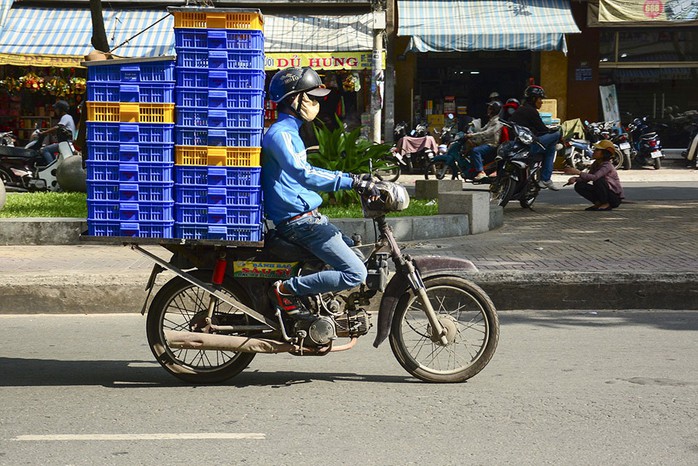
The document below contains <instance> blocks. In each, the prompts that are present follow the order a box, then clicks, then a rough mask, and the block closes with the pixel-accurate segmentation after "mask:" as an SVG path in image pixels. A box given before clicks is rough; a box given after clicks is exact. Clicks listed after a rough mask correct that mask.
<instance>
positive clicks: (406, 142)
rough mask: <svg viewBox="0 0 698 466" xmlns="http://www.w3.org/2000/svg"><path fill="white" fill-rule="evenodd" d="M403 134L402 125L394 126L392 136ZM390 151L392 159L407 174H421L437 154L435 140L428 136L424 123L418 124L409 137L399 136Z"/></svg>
mask: <svg viewBox="0 0 698 466" xmlns="http://www.w3.org/2000/svg"><path fill="white" fill-rule="evenodd" d="M403 133H404V123H398V125H396V131H394V134H393V135H394V136H398V135H400V134H403ZM395 141H396V143H395V145H394V146H393V148H392V149H391V152H392V155H393V157H395V159H396V160H397V162H398V163H399V164H400V165H402V167H403V168H404V169H405V170H407V171H408V172H409V173H415V172H417V173H423V172H424V171H425V170H426V168H427V166H428V165H429V162H430V161H431V160H432V159H433V158H434V156H435V155H436V153H437V152H438V146H437V144H436V139H434V137H433V136H432V135H431V134H429V131H428V130H427V125H426V123H419V124H417V126H416V127H415V129H414V130H412V131H411V133H410V135H403V136H400V137H399V139H396V140H395Z"/></svg>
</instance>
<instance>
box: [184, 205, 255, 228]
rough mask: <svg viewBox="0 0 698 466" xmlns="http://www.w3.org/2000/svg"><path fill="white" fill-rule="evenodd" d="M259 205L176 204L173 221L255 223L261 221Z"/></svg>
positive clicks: (224, 223) (212, 223) (216, 223)
mask: <svg viewBox="0 0 698 466" xmlns="http://www.w3.org/2000/svg"><path fill="white" fill-rule="evenodd" d="M261 218H262V208H261V207H260V206H252V207H246V206H242V207H241V206H234V207H231V206H209V205H196V204H176V205H175V222H177V223H188V224H207V225H221V224H222V225H257V224H259V223H260V222H261Z"/></svg>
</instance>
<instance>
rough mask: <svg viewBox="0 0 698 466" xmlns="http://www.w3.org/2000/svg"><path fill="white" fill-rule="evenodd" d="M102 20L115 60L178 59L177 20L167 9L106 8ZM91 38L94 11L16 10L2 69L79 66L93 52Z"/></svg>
mask: <svg viewBox="0 0 698 466" xmlns="http://www.w3.org/2000/svg"><path fill="white" fill-rule="evenodd" d="M103 16H104V27H105V30H106V33H107V39H108V41H109V46H110V48H111V49H115V48H116V49H115V50H114V53H115V54H116V55H119V56H124V57H136V58H142V57H158V56H162V55H173V54H174V34H173V32H172V28H173V25H174V22H173V17H172V16H170V15H169V14H168V13H167V11H166V9H165V8H164V7H163V8H162V9H161V10H107V9H105V10H104V12H103ZM163 18H164V19H163ZM161 19H162V21H159V20H161ZM158 21H159V22H158ZM142 31H143V32H142ZM140 32H142V33H141V34H138V33H140ZM137 34H138V35H137ZM134 36H136V37H134ZM91 38H92V20H91V18H90V10H89V8H83V9H74V8H65V9H64V8H60V9H59V8H21V7H19V8H12V9H11V10H9V12H8V13H7V16H6V18H5V24H4V25H3V26H2V28H1V29H0V64H13V65H32V66H77V65H79V63H80V62H81V61H82V60H83V59H84V56H85V55H87V54H88V53H89V52H90V51H91V50H92V49H93V47H92V44H91ZM124 42H126V43H124ZM121 44H123V45H121ZM119 45H121V46H120V47H118V46H119Z"/></svg>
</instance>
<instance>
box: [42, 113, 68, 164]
mask: <svg viewBox="0 0 698 466" xmlns="http://www.w3.org/2000/svg"><path fill="white" fill-rule="evenodd" d="M53 109H54V111H55V112H56V114H57V115H58V118H59V120H58V124H56V126H52V127H51V128H48V129H45V130H43V131H40V132H39V134H42V135H47V134H53V133H56V132H58V131H59V130H64V131H65V135H66V136H67V137H69V138H70V140H71V141H72V140H73V137H75V120H73V117H72V116H70V114H69V113H68V111H69V110H70V105H69V104H68V102H66V101H65V100H59V101H57V102H56V103H55V104H53ZM57 151H58V143H55V144H49V145H47V146H44V148H43V149H41V155H43V156H44V160H45V161H46V165H49V164H51V162H53V160H54V157H53V154H54V152H57Z"/></svg>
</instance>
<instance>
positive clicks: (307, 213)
mask: <svg viewBox="0 0 698 466" xmlns="http://www.w3.org/2000/svg"><path fill="white" fill-rule="evenodd" d="M315 214H317V210H311V211H308V212H303V213H302V214H298V215H295V216H293V217H291V218H287V219H286V220H283V221H281V223H279V225H284V224H286V223H289V222H293V221H294V220H298V219H299V218H303V217H310V216H311V215H315Z"/></svg>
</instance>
